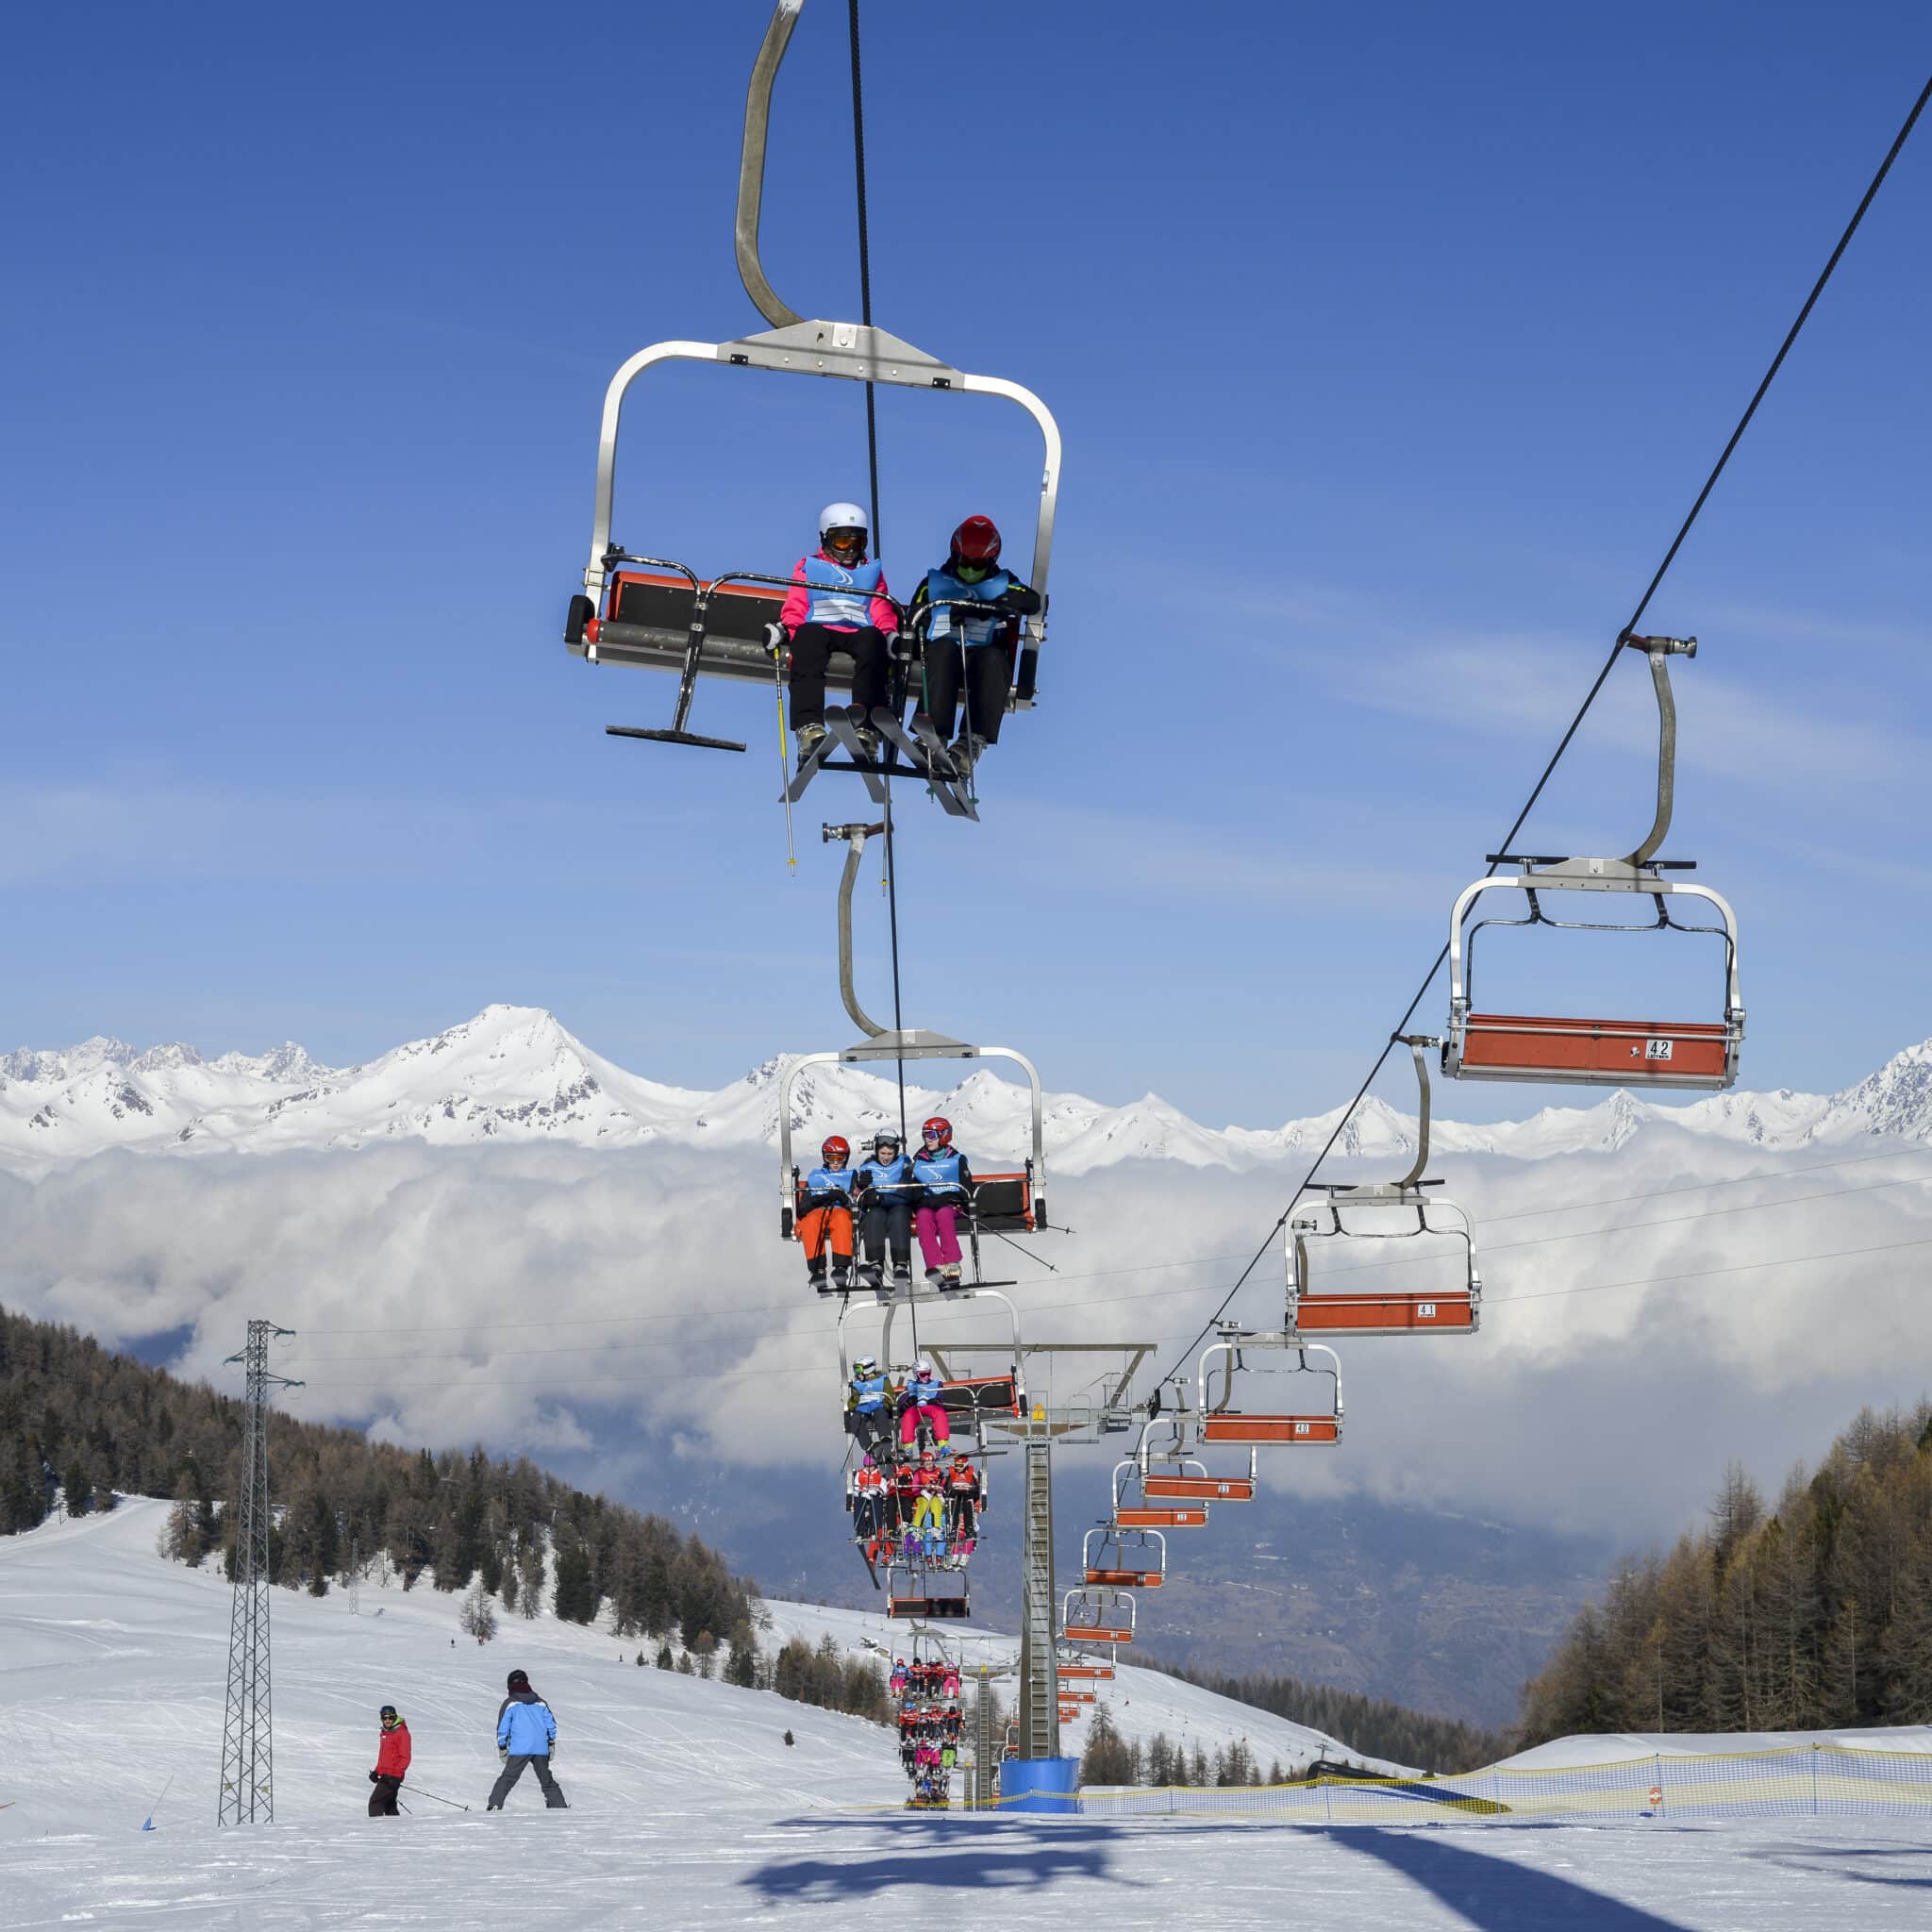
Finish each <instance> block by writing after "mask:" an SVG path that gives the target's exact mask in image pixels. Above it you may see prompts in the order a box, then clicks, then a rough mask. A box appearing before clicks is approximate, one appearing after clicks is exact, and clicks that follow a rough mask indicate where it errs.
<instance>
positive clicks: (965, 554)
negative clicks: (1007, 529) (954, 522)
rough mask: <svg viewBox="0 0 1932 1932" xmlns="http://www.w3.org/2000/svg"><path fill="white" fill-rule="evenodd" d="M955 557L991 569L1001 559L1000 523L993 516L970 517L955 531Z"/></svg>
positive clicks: (961, 561)
mask: <svg viewBox="0 0 1932 1932" xmlns="http://www.w3.org/2000/svg"><path fill="white" fill-rule="evenodd" d="M953 557H954V559H955V560H956V561H958V562H959V563H976V564H979V565H981V566H982V567H983V568H985V569H987V570H991V568H992V567H993V565H994V564H996V563H997V562H998V561H999V560H1000V532H999V525H997V524H995V523H994V522H993V520H992V519H991V517H968V518H967V519H966V521H965V522H964V523H963V524H961V525H959V527H958V529H957V530H955V531H954V532H953Z"/></svg>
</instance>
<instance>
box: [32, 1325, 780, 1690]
mask: <svg viewBox="0 0 1932 1932" xmlns="http://www.w3.org/2000/svg"><path fill="white" fill-rule="evenodd" d="M241 1457H242V1403H241V1401H240V1400H239V1399H238V1398H236V1397H234V1396H228V1395H222V1394H218V1393H216V1391H214V1390H212V1389H210V1388H209V1387H208V1385H207V1384H206V1383H190V1382H184V1381H182V1380H180V1379H179V1378H178V1377H176V1376H174V1375H171V1374H168V1373H167V1372H166V1371H165V1370H163V1369H156V1368H149V1367H147V1366H146V1365H145V1364H143V1363H141V1362H137V1361H134V1360H132V1359H131V1358H129V1357H125V1356H120V1355H115V1354H114V1353H112V1352H111V1351H110V1350H108V1349H105V1348H103V1347H102V1346H101V1345H100V1343H99V1342H97V1341H94V1340H93V1339H92V1337H91V1336H86V1335H82V1334H81V1333H80V1332H79V1331H78V1330H76V1329H74V1328H70V1327H62V1326H58V1325H57V1324H52V1323H46V1322H33V1321H29V1320H27V1319H25V1317H23V1316H20V1315H16V1314H13V1313H11V1312H10V1311H8V1310H6V1309H4V1308H0V1534H7V1533H10V1532H12V1531H15V1530H22V1529H31V1528H32V1527H33V1526H34V1525H35V1524H38V1523H41V1522H42V1521H43V1520H44V1519H45V1518H46V1516H47V1514H48V1512H49V1511H50V1510H51V1509H52V1508H53V1507H55V1506H56V1502H57V1499H64V1502H65V1506H66V1507H68V1508H69V1509H70V1510H71V1511H74V1512H75V1513H78V1512H79V1511H81V1510H83V1509H86V1508H89V1507H96V1506H97V1505H107V1506H111V1504H112V1501H113V1491H116V1490H121V1491H128V1492H131V1493H134V1494H138V1495H146V1496H172V1497H174V1498H175V1508H174V1510H173V1512H172V1513H171V1515H170V1517H169V1519H168V1528H167V1554H168V1555H170V1556H173V1557H178V1558H180V1559H181V1560H182V1561H184V1562H199V1561H200V1560H201V1559H202V1558H203V1557H207V1556H208V1555H209V1554H210V1553H211V1552H213V1551H215V1550H222V1551H224V1553H225V1554H226V1553H227V1552H228V1551H229V1549H230V1546H231V1545H232V1540H233V1524H232V1521H231V1518H230V1514H229V1512H228V1511H227V1510H226V1509H225V1508H224V1507H221V1505H222V1504H223V1503H224V1501H225V1499H226V1498H228V1497H230V1496H233V1495H235V1494H236V1493H237V1492H238V1490H239V1487H240V1481H241ZM268 1460H269V1489H270V1496H271V1500H272V1501H273V1503H274V1504H275V1515H276V1522H275V1529H274V1531H273V1533H272V1535H271V1537H270V1541H269V1565H270V1574H271V1578H272V1580H273V1581H274V1582H275V1583H278V1584H281V1585H284V1586H286V1587H287V1588H289V1589H291V1590H307V1591H310V1592H311V1593H312V1594H314V1595H316V1596H323V1595H325V1594H326V1593H327V1591H329V1589H330V1588H331V1586H332V1585H336V1584H340V1583H343V1582H346V1581H347V1579H348V1577H349V1576H350V1574H351V1573H352V1571H353V1572H356V1573H359V1574H368V1572H369V1570H370V1567H371V1566H372V1565H374V1564H376V1563H378V1562H380V1561H383V1560H385V1559H386V1561H387V1563H388V1564H389V1565H390V1566H391V1568H392V1570H393V1571H394V1572H395V1574H397V1575H398V1576H399V1578H400V1579H401V1581H402V1584H403V1587H404V1588H405V1589H413V1588H414V1587H415V1586H416V1585H417V1584H418V1583H419V1582H425V1581H426V1582H427V1584H428V1585H429V1586H430V1587H432V1588H434V1589H436V1590H440V1591H473V1590H474V1591H475V1595H476V1604H475V1608H474V1609H467V1610H466V1615H467V1616H468V1617H469V1619H470V1620H471V1621H472V1622H480V1621H482V1620H483V1619H484V1618H485V1617H487V1616H493V1615H494V1614H495V1607H497V1606H501V1607H502V1609H503V1610H505V1611H507V1612H509V1613H513V1614H514V1613H521V1614H523V1615H525V1616H531V1617H534V1616H535V1615H536V1614H537V1613H538V1609H539V1607H540V1604H541V1595H542V1592H543V1591H544V1589H545V1586H546V1582H547V1584H548V1585H549V1587H550V1588H551V1590H552V1591H553V1592H554V1599H555V1600H554V1603H553V1605H552V1607H553V1608H554V1609H555V1611H556V1613H557V1615H558V1616H559V1617H562V1618H566V1619H569V1620H570V1621H573V1622H575V1623H579V1624H588V1623H590V1622H591V1621H592V1620H593V1619H594V1618H596V1617H597V1616H598V1615H599V1614H600V1612H601V1611H605V1610H607V1609H608V1616H609V1619H610V1623H611V1627H612V1628H613V1629H614V1630H615V1632H616V1634H617V1635H619V1636H621V1637H633V1636H645V1637H653V1638H658V1637H662V1636H663V1635H665V1634H666V1633H675V1634H676V1635H677V1636H678V1637H679V1638H680V1640H681V1641H682V1642H683V1643H684V1645H685V1646H686V1647H687V1648H689V1649H691V1650H695V1651H697V1652H698V1653H699V1654H700V1655H702V1656H708V1655H709V1654H710V1653H711V1652H712V1651H713V1650H715V1649H716V1648H717V1647H718V1646H719V1645H721V1644H729V1645H731V1646H732V1647H733V1649H734V1652H738V1653H741V1654H743V1655H744V1656H745V1657H747V1658H748V1657H749V1656H750V1652H751V1647H752V1646H751V1637H750V1632H751V1627H752V1622H753V1599H754V1597H755V1595H756V1586H752V1585H747V1584H744V1583H742V1582H741V1581H740V1580H739V1579H738V1578H736V1577H734V1576H733V1575H732V1574H731V1572H730V1570H729V1568H728V1567H727V1565H726V1564H725V1562H724V1558H723V1557H721V1556H719V1555H718V1554H717V1552H716V1551H714V1550H711V1549H709V1548H708V1547H707V1546H706V1545H705V1544H704V1543H702V1542H700V1541H698V1539H697V1538H696V1537H695V1536H682V1535H680V1534H679V1533H678V1531H677V1530H676V1528H675V1526H674V1525H673V1524H669V1523H667V1522H665V1521H664V1519H663V1518H662V1517H658V1516H644V1515H640V1514H639V1513H638V1511H636V1510H635V1509H630V1508H627V1507H625V1506H624V1505H622V1504H618V1503H611V1502H608V1501H607V1500H606V1499H605V1498H604V1497H602V1496H587V1495H585V1494H583V1493H582V1492H581V1491H576V1490H574V1489H572V1488H571V1487H570V1486H569V1485H568V1484H567V1483H563V1482H560V1481H558V1478H557V1477H555V1476H553V1475H549V1474H546V1473H545V1472H544V1471H542V1470H541V1469H539V1468H538V1467H537V1466H536V1465H535V1464H534V1463H532V1462H530V1461H529V1460H528V1459H527V1458H525V1457H517V1458H515V1459H514V1460H495V1459H492V1458H491V1457H488V1456H486V1455H485V1454H484V1453H483V1451H482V1450H480V1449H475V1450H472V1451H471V1452H470V1454H469V1455H467V1456H460V1455H455V1454H448V1453H445V1454H443V1455H441V1456H432V1455H430V1454H429V1453H428V1452H427V1451H426V1450H417V1451H413V1452H412V1451H409V1450H406V1449H399V1448H395V1447H392V1446H391V1445H390V1444H387V1443H381V1442H371V1441H366V1440H365V1439H364V1438H363V1436H362V1435H361V1434H360V1433H359V1432H358V1431H357V1430H354V1429H342V1428H331V1427H326V1426H324V1425H322V1424H316V1423H307V1422H300V1421H297V1420H296V1419H295V1418H293V1417H291V1416H290V1415H287V1414H285V1413H282V1412H280V1411H271V1414H270V1419H269V1456H268Z"/></svg>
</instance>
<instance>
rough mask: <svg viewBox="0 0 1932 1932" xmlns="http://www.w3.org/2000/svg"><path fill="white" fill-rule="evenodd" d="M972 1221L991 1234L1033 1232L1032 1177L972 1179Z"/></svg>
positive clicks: (997, 1176)
mask: <svg viewBox="0 0 1932 1932" xmlns="http://www.w3.org/2000/svg"><path fill="white" fill-rule="evenodd" d="M973 1218H974V1220H975V1221H976V1222H977V1223H978V1224H979V1225H980V1227H981V1228H983V1229H984V1230H986V1231H987V1232H988V1233H990V1234H1030V1233H1031V1232H1032V1231H1033V1177H1032V1175H1030V1174H1026V1173H1024V1172H1022V1173H1020V1174H974V1176H973Z"/></svg>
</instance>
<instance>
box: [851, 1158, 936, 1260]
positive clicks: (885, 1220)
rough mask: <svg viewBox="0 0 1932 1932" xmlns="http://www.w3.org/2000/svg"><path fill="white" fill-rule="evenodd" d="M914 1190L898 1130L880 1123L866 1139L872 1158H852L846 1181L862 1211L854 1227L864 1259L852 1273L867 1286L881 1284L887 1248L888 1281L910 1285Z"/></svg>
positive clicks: (910, 1165) (915, 1192)
mask: <svg viewBox="0 0 1932 1932" xmlns="http://www.w3.org/2000/svg"><path fill="white" fill-rule="evenodd" d="M918 1193H919V1184H918V1183H917V1182H916V1181H915V1180H914V1179H913V1178H912V1163H911V1162H910V1161H909V1160H908V1159H907V1158H906V1157H905V1156H904V1155H903V1154H902V1153H901V1152H900V1141H899V1137H898V1135H897V1134H895V1133H894V1132H893V1131H892V1130H891V1128H890V1127H881V1128H880V1129H879V1131H878V1132H877V1133H876V1134H874V1136H873V1139H872V1158H871V1159H870V1160H861V1161H860V1162H859V1163H858V1176H857V1178H856V1179H855V1180H854V1182H853V1186H852V1197H853V1199H854V1201H855V1202H856V1203H857V1204H858V1207H859V1208H860V1210H861V1212H862V1214H863V1217H864V1219H863V1221H862V1223H861V1228H860V1232H861V1239H862V1240H863V1242H864V1245H865V1260H864V1262H863V1263H862V1264H861V1265H860V1267H859V1271H858V1278H859V1279H860V1280H861V1281H862V1282H864V1283H865V1285H866V1286H867V1287H868V1288H881V1287H883V1286H884V1285H885V1273H886V1257H887V1255H888V1253H889V1252H890V1254H891V1268H892V1286H893V1287H894V1288H906V1287H909V1286H910V1284H911V1281H912V1203H913V1201H914V1199H915V1198H916V1197H917V1195H918Z"/></svg>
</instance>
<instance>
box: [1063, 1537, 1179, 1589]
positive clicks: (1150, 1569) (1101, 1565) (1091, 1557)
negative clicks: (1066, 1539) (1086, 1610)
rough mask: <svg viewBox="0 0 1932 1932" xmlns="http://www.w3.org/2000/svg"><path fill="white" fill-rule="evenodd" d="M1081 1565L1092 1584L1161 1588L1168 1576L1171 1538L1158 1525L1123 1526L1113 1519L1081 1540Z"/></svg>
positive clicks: (1083, 1573)
mask: <svg viewBox="0 0 1932 1932" xmlns="http://www.w3.org/2000/svg"><path fill="white" fill-rule="evenodd" d="M1096 1538H1098V1539H1099V1542H1098V1546H1097V1547H1096V1545H1095V1541H1094V1540H1095V1539H1096ZM1080 1568H1081V1573H1082V1575H1083V1577H1084V1579H1085V1580H1086V1582H1088V1583H1089V1584H1107V1585H1109V1586H1111V1587H1113V1588H1115V1589H1119V1590H1158V1589H1159V1588H1160V1586H1161V1584H1162V1583H1163V1582H1164V1581H1165V1580H1166V1577H1167V1539H1166V1538H1165V1537H1164V1536H1162V1535H1161V1533H1160V1532H1159V1531H1158V1529H1122V1528H1117V1527H1116V1526H1115V1525H1114V1524H1111V1523H1108V1524H1102V1525H1101V1526H1100V1527H1099V1528H1098V1529H1090V1530H1089V1531H1088V1532H1087V1534H1086V1536H1085V1537H1084V1538H1083V1539H1082V1540H1081V1543H1080Z"/></svg>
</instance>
